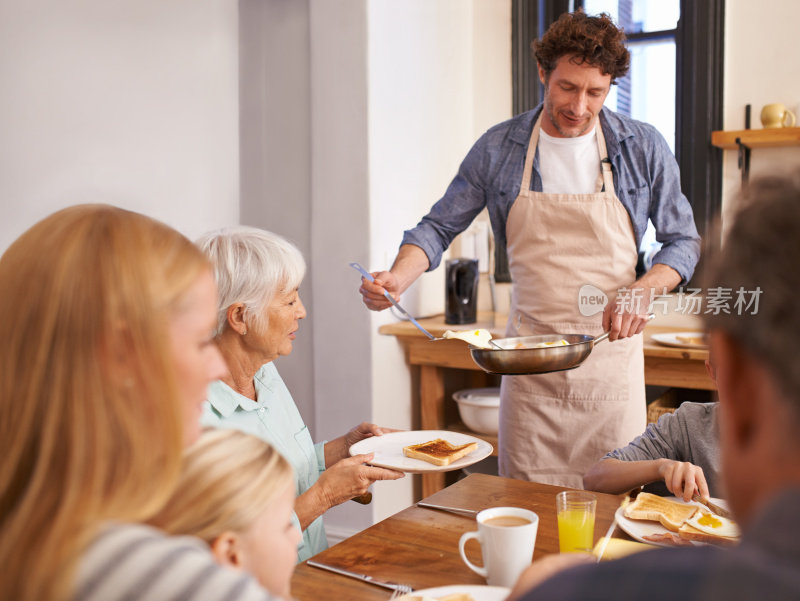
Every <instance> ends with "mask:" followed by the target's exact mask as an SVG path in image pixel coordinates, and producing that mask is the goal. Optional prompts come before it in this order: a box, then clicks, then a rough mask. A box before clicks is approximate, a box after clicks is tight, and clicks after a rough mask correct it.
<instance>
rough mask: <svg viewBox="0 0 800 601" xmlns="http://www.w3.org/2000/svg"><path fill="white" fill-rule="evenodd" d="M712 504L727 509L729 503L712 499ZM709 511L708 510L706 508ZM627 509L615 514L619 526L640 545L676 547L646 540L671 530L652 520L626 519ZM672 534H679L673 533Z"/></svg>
mask: <svg viewBox="0 0 800 601" xmlns="http://www.w3.org/2000/svg"><path fill="white" fill-rule="evenodd" d="M664 498H665V499H669V500H670V501H676V502H677V503H682V504H684V505H695V506H697V507H705V505H702V504H701V503H697V502H695V501H689V502H688V503H686V502H685V501H684V500H683V499H679V498H678V497H664ZM711 502H712V503H714V504H716V505H719V506H720V507H722V508H724V509H727V508H728V503H727V502H726V501H724V500H722V499H714V498H713V497H712V498H711ZM706 509H707V508H706ZM624 511H625V509H624V508H623V507H620V508H619V509H617V512H616V514H615V516H616V518H617V525H618V526H619V527H620V528H621V529H622V530H623V531H624V532H625V533H626V534H628V536H630V537H631V538H632V539H634V540H638V541H639V542H640V543H645V544H647V545H656V546H657V547H674V546H675V545H670V544H669V543H656V542H653V541H651V540H645V538H644V537H645V536H650V535H651V534H666V533H669V532H670V530H667V529H666V528H664V526H662V525H661V524H660V523H658V522H653V521H650V520H631V519H629V518H626V517H625V515H624V514H623V512H624ZM672 534H677V533H675V532H673V533H672ZM692 543H693V544H695V545H702V544H704V543H701V542H697V541H692Z"/></svg>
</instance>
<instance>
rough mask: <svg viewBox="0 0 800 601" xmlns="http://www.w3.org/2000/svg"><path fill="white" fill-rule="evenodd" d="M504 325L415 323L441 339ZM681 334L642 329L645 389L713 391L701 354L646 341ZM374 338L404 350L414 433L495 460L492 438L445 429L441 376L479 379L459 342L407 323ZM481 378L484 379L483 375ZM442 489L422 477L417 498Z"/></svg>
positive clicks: (485, 320)
mask: <svg viewBox="0 0 800 601" xmlns="http://www.w3.org/2000/svg"><path fill="white" fill-rule="evenodd" d="M506 319H507V318H506V316H505V315H500V314H495V313H492V312H479V313H478V321H477V322H476V323H474V324H463V325H449V324H446V323H444V315H438V316H435V317H431V318H428V319H420V320H419V323H420V324H421V325H422V326H423V327H424V328H425V329H427V330H428V331H429V332H430V333H431V334H433V335H434V336H441V335H442V334H444V332H445V330H467V329H472V328H474V329H478V328H483V329H486V330H489V331H490V332H491V333H492V336H493V337H494V338H503V337H504V336H505V328H506ZM684 329H685V328H676V327H668V326H658V325H653V324H650V325H648V326H647V327H646V328H645V330H644V334H643V335H644V379H645V383H646V384H649V385H654V386H674V387H679V388H692V389H697V390H714V383H713V382H712V381H711V379H710V378H709V377H708V374H707V373H706V370H705V360H706V359H707V358H708V351H707V350H704V349H684V348H675V347H668V346H663V345H661V344H659V343H657V342H655V341H653V339H652V336H653V335H654V334H662V333H674V332H679V331H683V330H684ZM379 332H380V333H381V334H385V335H387V336H396V337H397V339H398V341H399V342H400V343H401V344H402V345H403V347H404V349H405V353H406V359H407V361H408V363H409V364H410V365H411V366H412V368H413V369H418V370H419V378H418V380H419V405H420V406H419V409H420V411H419V415H420V428H421V429H423V430H443V429H447V430H455V431H463V432H467V433H470V434H473V435H476V436H479V437H480V438H482V439H484V440H486V441H488V442H489V443H491V444H492V446H493V447H494V448H495V454H496V452H497V437H496V436H488V435H484V434H475V433H474V432H470V431H469V430H468V429H467V428H466V426H464V425H463V424H462V423H460V422H456V423H448V420H447V419H446V418H445V400H446V395H445V370H448V369H457V370H470V371H471V372H475V371H477V372H479V373H480V374H483V373H484V372H483V371H482V370H481V369H480V367H478V366H477V365H476V364H475V363H474V362H473V361H472V357H471V355H470V353H469V347H468V346H467V345H466V344H465V343H463V342H461V341H460V340H441V341H438V342H431V341H430V340H428V338H427V337H425V335H424V334H423V333H422V332H420V331H419V330H418V329H417V328H416V327H414V324H412V323H411V322H409V321H402V322H397V323H392V324H386V325H383V326H381V328H380V329H379ZM476 375H477V374H476ZM486 375H487V376H488V374H486ZM475 382H476V385H481V384H482V383H481V382H480V378H475ZM486 385H488V384H486ZM444 485H445V474H443V473H433V474H424V475H423V477H422V496H423V497H427V496H428V495H431V494H433V493H435V492H436V491H438V490H441V489H442V488H444Z"/></svg>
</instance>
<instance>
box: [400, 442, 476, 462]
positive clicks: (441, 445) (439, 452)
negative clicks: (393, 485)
mask: <svg viewBox="0 0 800 601" xmlns="http://www.w3.org/2000/svg"><path fill="white" fill-rule="evenodd" d="M477 448H478V443H477V442H470V443H468V444H462V445H460V446H453V445H451V444H450V443H449V442H447V441H446V440H445V439H443V438H437V439H436V440H431V441H429V442H423V443H420V444H412V445H409V446H407V447H403V455H405V456H406V457H411V458H412V459H422V461H427V462H428V463H432V464H434V465H439V466H443V465H450V464H451V463H453V462H454V461H456V460H458V459H461V458H462V457H464V455H469V454H470V453H472V451H474V450H475V449H477Z"/></svg>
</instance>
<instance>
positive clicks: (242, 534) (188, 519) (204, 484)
mask: <svg viewBox="0 0 800 601" xmlns="http://www.w3.org/2000/svg"><path fill="white" fill-rule="evenodd" d="M294 488H295V486H294V473H293V471H292V468H291V466H290V465H289V462H288V461H286V459H284V457H283V456H282V455H281V454H280V453H278V452H277V451H276V450H275V449H274V448H273V447H272V446H270V445H269V444H268V443H266V442H264V441H263V440H261V439H259V438H257V437H255V436H251V435H249V434H244V433H243V432H240V431H238V430H206V431H204V432H203V433H202V434H201V436H200V438H199V439H198V440H197V442H195V444H194V445H192V446H191V447H189V448H188V449H186V451H185V453H184V465H183V468H182V472H181V476H180V480H179V483H178V486H177V487H176V489H175V491H174V492H173V494H172V498H171V499H170V500H169V501H168V502H167V503H166V505H165V506H164V508H163V509H162V510H161V512H159V513H158V514H157V515H156V516H155V517H154V518H153V519H152V520H151V524H153V525H154V526H157V527H159V528H161V529H162V530H164V531H165V532H167V533H169V534H173V535H179V534H186V535H192V536H195V537H198V538H200V539H202V540H203V541H205V542H206V543H207V544H208V545H209V547H210V548H211V551H212V553H213V555H214V557H215V558H216V559H217V561H218V562H219V563H221V564H223V565H226V566H229V567H231V568H234V569H237V570H243V571H246V572H249V573H251V574H252V575H253V576H255V577H256V578H257V579H258V581H259V582H260V583H261V585H262V586H263V587H264V588H266V589H268V590H270V591H273V592H274V593H277V594H279V595H281V596H283V597H289V596H290V595H289V585H290V580H291V577H292V573H293V571H294V567H295V565H296V561H297V545H298V543H299V542H300V539H301V534H300V531H299V530H298V529H297V528H295V527H294V525H293V524H292V519H291V518H292V511H293V508H294V498H295V494H294V493H295V491H294Z"/></svg>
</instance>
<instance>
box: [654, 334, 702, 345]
mask: <svg viewBox="0 0 800 601" xmlns="http://www.w3.org/2000/svg"><path fill="white" fill-rule="evenodd" d="M703 335H704V333H703V332H674V333H670V334H653V336H652V339H653V340H655V341H656V342H658V343H659V344H663V345H665V346H676V347H678V348H696V349H707V348H708V345H707V344H692V343H691V342H683V341H682V340H678V336H703Z"/></svg>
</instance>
